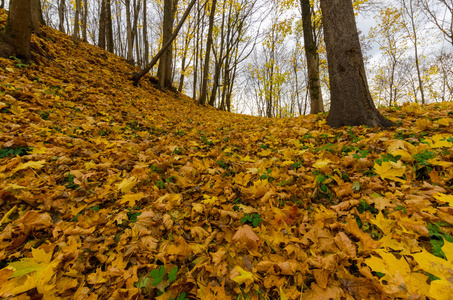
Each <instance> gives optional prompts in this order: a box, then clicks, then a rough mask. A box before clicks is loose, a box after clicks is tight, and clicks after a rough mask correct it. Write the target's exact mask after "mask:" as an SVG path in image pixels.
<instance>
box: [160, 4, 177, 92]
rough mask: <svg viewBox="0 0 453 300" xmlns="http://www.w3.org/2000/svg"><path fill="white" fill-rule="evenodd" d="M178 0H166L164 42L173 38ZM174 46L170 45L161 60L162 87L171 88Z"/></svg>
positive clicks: (163, 26)
mask: <svg viewBox="0 0 453 300" xmlns="http://www.w3.org/2000/svg"><path fill="white" fill-rule="evenodd" d="M176 5H177V0H164V20H163V24H162V44H165V43H167V42H168V41H169V40H170V39H171V35H172V31H173V22H174V20H175V13H176ZM172 54H173V47H172V46H171V44H170V46H169V47H168V48H167V50H165V52H164V54H163V55H162V57H161V58H160V60H159V68H158V70H157V77H158V78H159V86H160V88H171V87H172V86H173V82H172V77H173V76H172V69H171V67H172V63H173V55H172Z"/></svg>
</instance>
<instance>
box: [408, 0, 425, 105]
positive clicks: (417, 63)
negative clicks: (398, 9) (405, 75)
mask: <svg viewBox="0 0 453 300" xmlns="http://www.w3.org/2000/svg"><path fill="white" fill-rule="evenodd" d="M412 1H413V0H410V2H409V5H410V12H409V11H408V8H407V7H406V2H404V6H405V8H406V11H408V14H409V18H410V19H411V25H412V33H413V35H414V36H413V38H414V40H413V42H414V55H415V66H416V68H417V77H418V86H419V89H420V94H421V97H422V104H425V93H424V89H423V81H422V76H421V72H420V62H419V58H418V36H417V27H416V25H415V20H414V18H415V12H414V3H413V2H412Z"/></svg>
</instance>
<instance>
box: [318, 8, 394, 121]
mask: <svg viewBox="0 0 453 300" xmlns="http://www.w3.org/2000/svg"><path fill="white" fill-rule="evenodd" d="M321 10H322V14H323V25H324V38H325V42H326V49H327V62H328V65H329V79H330V95H331V96H330V99H331V106H330V112H329V116H328V117H327V124H328V125H330V126H332V127H341V126H359V125H368V126H381V127H388V126H393V125H394V124H393V123H392V122H390V121H388V120H387V119H386V118H384V117H383V116H382V115H381V114H380V113H379V111H378V110H377V109H376V107H375V105H374V102H373V99H372V98H371V94H370V91H369V88H368V83H367V79H366V74H365V67H364V63H363V56H362V51H361V49H360V42H359V35H358V32H357V26H356V23H355V17H354V10H353V8H352V2H351V0H321Z"/></svg>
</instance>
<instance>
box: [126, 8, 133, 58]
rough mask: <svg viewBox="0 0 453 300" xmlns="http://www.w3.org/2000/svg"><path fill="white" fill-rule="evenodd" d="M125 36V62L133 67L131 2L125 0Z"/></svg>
mask: <svg viewBox="0 0 453 300" xmlns="http://www.w3.org/2000/svg"><path fill="white" fill-rule="evenodd" d="M125 3H126V34H127V54H126V61H127V62H128V63H129V64H131V65H133V64H134V57H133V53H132V50H133V46H134V41H133V35H132V20H131V1H130V0H126V1H125Z"/></svg>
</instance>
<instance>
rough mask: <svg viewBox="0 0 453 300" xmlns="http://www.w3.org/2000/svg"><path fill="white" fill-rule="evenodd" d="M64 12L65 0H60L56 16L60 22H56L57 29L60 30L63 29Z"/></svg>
mask: <svg viewBox="0 0 453 300" xmlns="http://www.w3.org/2000/svg"><path fill="white" fill-rule="evenodd" d="M64 13H65V0H60V2H59V5H58V17H59V21H60V23H59V24H58V30H60V31H61V32H65V31H64Z"/></svg>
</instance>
